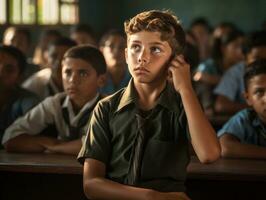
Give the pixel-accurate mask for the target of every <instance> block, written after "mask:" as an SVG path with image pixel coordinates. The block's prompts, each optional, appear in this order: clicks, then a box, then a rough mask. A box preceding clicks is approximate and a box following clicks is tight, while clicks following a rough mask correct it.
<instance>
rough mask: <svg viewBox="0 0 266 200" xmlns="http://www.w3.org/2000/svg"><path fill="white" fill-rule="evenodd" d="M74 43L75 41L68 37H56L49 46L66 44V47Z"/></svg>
mask: <svg viewBox="0 0 266 200" xmlns="http://www.w3.org/2000/svg"><path fill="white" fill-rule="evenodd" d="M76 45H77V43H76V42H75V41H74V40H72V39H70V38H68V37H61V38H58V39H56V40H54V41H52V42H51V43H50V44H49V46H68V47H73V46H76Z"/></svg>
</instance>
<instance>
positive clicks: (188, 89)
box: [178, 85, 194, 96]
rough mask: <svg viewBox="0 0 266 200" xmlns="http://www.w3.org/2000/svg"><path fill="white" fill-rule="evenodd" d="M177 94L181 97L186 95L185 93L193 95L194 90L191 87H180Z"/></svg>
mask: <svg viewBox="0 0 266 200" xmlns="http://www.w3.org/2000/svg"><path fill="white" fill-rule="evenodd" d="M178 92H179V93H180V95H181V96H182V95H184V94H187V93H193V92H194V89H193V87H192V85H191V86H189V85H186V86H184V87H180V88H179V91H178Z"/></svg>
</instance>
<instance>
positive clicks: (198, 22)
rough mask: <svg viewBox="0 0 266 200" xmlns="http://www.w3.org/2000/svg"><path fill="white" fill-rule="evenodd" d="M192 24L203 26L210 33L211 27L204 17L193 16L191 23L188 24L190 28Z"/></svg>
mask: <svg viewBox="0 0 266 200" xmlns="http://www.w3.org/2000/svg"><path fill="white" fill-rule="evenodd" d="M194 26H203V27H205V29H206V30H207V31H208V32H209V33H210V32H212V28H211V26H210V23H209V21H208V20H207V19H206V18H205V17H197V18H195V19H194V20H193V21H192V22H191V24H190V29H191V28H192V27H194Z"/></svg>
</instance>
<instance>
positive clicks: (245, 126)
mask: <svg viewBox="0 0 266 200" xmlns="http://www.w3.org/2000/svg"><path fill="white" fill-rule="evenodd" d="M244 83H245V98H246V101H247V104H248V105H249V106H250V107H251V108H246V109H244V110H241V111H240V112H238V113H237V114H236V115H234V116H233V117H232V118H231V119H230V120H229V121H228V122H227V123H226V124H225V125H224V126H223V128H222V129H221V130H220V131H219V132H218V136H219V137H220V143H221V147H222V156H224V157H240V158H262V159H265V158H266V148H265V147H266V60H265V59H263V60H257V61H255V62H253V63H251V64H250V65H248V66H247V68H246V71H245V75H244Z"/></svg>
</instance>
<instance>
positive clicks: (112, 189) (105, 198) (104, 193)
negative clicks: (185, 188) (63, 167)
mask: <svg viewBox="0 0 266 200" xmlns="http://www.w3.org/2000/svg"><path fill="white" fill-rule="evenodd" d="M105 170H106V167H105V164H104V163H103V162H101V161H98V160H95V159H91V158H87V159H86V160H85V162H84V171H83V187H84V192H85V195H86V196H87V197H88V198H89V199H102V200H124V199H127V200H189V198H188V197H187V196H186V195H185V194H184V193H179V192H171V193H161V192H158V191H155V190H151V189H145V188H138V187H133V186H128V185H123V184H120V183H117V182H113V181H111V180H108V179H106V178H105Z"/></svg>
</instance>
